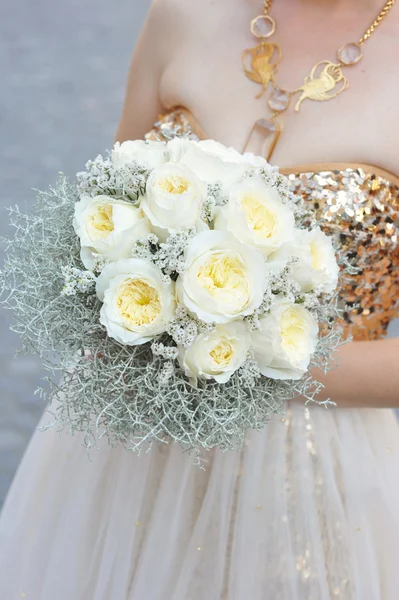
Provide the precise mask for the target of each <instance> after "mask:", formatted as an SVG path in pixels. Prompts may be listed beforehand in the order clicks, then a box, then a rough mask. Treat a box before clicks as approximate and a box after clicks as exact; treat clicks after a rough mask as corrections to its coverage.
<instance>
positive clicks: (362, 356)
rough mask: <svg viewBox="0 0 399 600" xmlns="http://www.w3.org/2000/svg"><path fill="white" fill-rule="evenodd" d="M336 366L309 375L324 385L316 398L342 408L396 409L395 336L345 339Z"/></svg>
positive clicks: (398, 343) (398, 350)
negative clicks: (374, 338)
mask: <svg viewBox="0 0 399 600" xmlns="http://www.w3.org/2000/svg"><path fill="white" fill-rule="evenodd" d="M336 357H337V358H338V361H339V366H338V367H337V368H336V369H333V370H332V371H329V372H328V373H327V375H324V374H323V373H321V372H320V370H319V369H316V370H314V372H313V375H314V377H315V378H316V379H317V380H318V381H321V382H322V383H323V384H324V385H325V386H326V387H325V389H324V390H323V392H322V393H321V394H320V395H319V396H318V397H317V399H318V400H325V399H327V398H330V399H331V400H332V401H334V402H336V403H337V405H338V406H340V407H341V406H342V407H368V408H372V407H374V408H399V338H393V339H384V340H376V341H371V342H349V343H348V344H346V345H344V346H342V347H341V348H340V349H339V352H338V353H337V355H336Z"/></svg>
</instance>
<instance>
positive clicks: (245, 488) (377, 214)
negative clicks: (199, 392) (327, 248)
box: [0, 109, 399, 600]
mask: <svg viewBox="0 0 399 600" xmlns="http://www.w3.org/2000/svg"><path fill="white" fill-rule="evenodd" d="M176 134H177V135H188V136H190V137H192V138H193V139H198V138H200V137H203V136H204V134H203V132H202V131H201V128H200V127H199V126H198V125H197V124H196V123H195V120H194V119H193V118H192V116H191V115H190V114H189V113H188V112H187V111H185V110H184V109H177V110H174V111H171V112H170V113H168V114H167V115H165V116H163V117H161V118H160V119H159V121H158V122H157V123H156V125H155V126H154V129H153V130H152V131H151V132H149V134H148V136H147V137H148V138H149V139H168V138H170V137H171V136H173V135H176ZM286 174H287V175H288V177H289V179H290V181H291V184H292V189H293V190H294V191H295V192H296V193H298V194H300V195H301V197H302V199H303V201H304V202H306V203H309V205H310V206H311V207H312V209H313V210H314V212H315V213H316V215H317V217H318V218H319V219H320V220H321V221H322V222H323V227H324V228H325V229H326V230H327V231H328V230H330V231H337V230H338V231H339V234H340V239H341V248H342V251H343V252H346V253H347V254H348V256H349V257H352V258H356V261H357V266H358V267H359V270H358V272H357V274H356V275H353V276H351V277H349V278H347V279H346V280H345V282H344V286H343V290H342V298H343V301H344V302H345V304H346V305H347V310H346V312H345V313H344V315H343V319H342V325H343V326H344V329H345V331H346V333H348V334H349V333H350V334H351V335H353V337H354V338H355V339H357V340H374V339H378V338H380V337H382V336H383V335H385V333H386V330H387V327H388V325H389V323H390V321H391V320H392V319H393V318H395V317H396V316H397V315H398V308H399V245H398V231H399V179H398V178H397V177H395V176H394V175H392V174H390V173H388V172H386V171H384V170H382V169H379V168H376V167H372V166H369V165H360V164H358V165H348V164H334V165H309V166H305V167H300V168H296V169H290V170H289V171H286ZM336 400H337V401H338V403H339V399H336ZM45 422H46V415H44V417H43V423H45ZM398 560H399V428H398V424H397V421H396V418H395V415H394V413H393V412H392V411H389V410H383V409H379V410H372V409H357V410H354V409H339V408H330V409H328V410H325V409H322V408H320V407H316V406H315V407H309V408H305V407H303V406H302V405H300V404H299V403H297V404H296V405H292V406H291V407H290V408H289V409H288V411H287V414H286V415H285V416H283V417H280V416H276V417H274V418H273V419H272V420H271V422H270V423H269V425H268V426H267V427H266V429H265V431H263V432H261V433H257V432H248V435H247V437H246V441H245V445H244V448H243V450H242V451H240V452H236V453H234V452H226V453H222V452H220V451H218V450H216V451H214V452H212V453H211V455H210V457H209V462H208V464H207V468H206V469H205V470H204V471H201V470H199V469H196V468H194V467H193V466H192V464H191V462H190V460H189V458H188V457H187V455H185V454H184V453H183V452H182V451H181V449H180V448H179V447H177V446H175V445H172V446H170V447H165V446H157V447H155V448H153V449H152V450H151V452H149V453H148V454H143V455H141V456H139V457H138V456H136V455H133V454H129V453H127V452H126V451H124V450H122V449H118V448H114V449H112V448H109V447H108V446H107V445H106V442H105V441H104V443H102V444H101V445H100V449H99V451H98V452H97V453H96V454H95V455H94V456H92V461H89V460H88V459H87V456H86V452H85V449H84V448H83V441H82V439H81V438H80V437H79V436H74V437H70V436H68V435H61V436H60V435H59V434H57V433H56V432H55V431H48V432H46V433H40V432H39V433H36V434H35V435H34V436H33V439H32V441H31V443H30V446H29V448H28V450H27V452H26V455H25V457H24V459H23V461H22V464H21V466H20V469H19V471H18V473H17V476H16V478H15V481H14V483H13V486H12V488H11V490H10V493H9V496H8V499H7V501H6V503H5V506H4V510H3V513H2V516H1V519H0V598H1V600H3V599H4V600H18V599H20V598H26V599H27V600H54V599H57V600H221V599H225V600H330V599H334V600H335V599H341V600H397V598H398V597H399V592H398V590H399V569H398V567H397V563H398Z"/></svg>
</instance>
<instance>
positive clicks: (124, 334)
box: [96, 258, 176, 346]
mask: <svg viewBox="0 0 399 600" xmlns="http://www.w3.org/2000/svg"><path fill="white" fill-rule="evenodd" d="M96 289H97V296H98V297H99V299H100V300H101V301H102V302H103V305H102V307H101V314H100V322H101V323H102V324H103V325H104V327H105V328H106V329H107V332H108V335H109V336H110V337H111V338H113V339H115V340H117V341H118V342H120V343H121V344H126V345H128V346H137V345H139V344H145V343H146V342H148V341H150V340H152V339H153V338H154V337H155V336H157V335H159V334H161V333H163V332H164V331H165V329H166V326H167V324H168V323H169V321H170V320H171V319H172V317H173V315H174V312H175V306H176V303H175V294H174V284H170V285H166V284H165V283H164V282H163V281H162V273H161V271H160V270H159V269H158V268H157V267H155V266H154V265H153V264H152V263H149V262H148V261H146V260H143V259H139V258H128V259H124V260H120V261H118V262H116V263H111V264H109V265H107V266H106V267H105V268H104V270H103V271H102V273H101V275H100V276H99V277H98V279H97V287H96Z"/></svg>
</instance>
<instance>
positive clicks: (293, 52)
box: [116, 0, 399, 407]
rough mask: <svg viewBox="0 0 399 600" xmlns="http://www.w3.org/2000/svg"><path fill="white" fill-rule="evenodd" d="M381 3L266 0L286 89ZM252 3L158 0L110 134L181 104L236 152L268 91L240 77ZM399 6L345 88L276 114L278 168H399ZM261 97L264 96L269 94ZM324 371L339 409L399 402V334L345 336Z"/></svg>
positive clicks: (137, 131) (122, 136) (124, 134)
mask: <svg viewBox="0 0 399 600" xmlns="http://www.w3.org/2000/svg"><path fill="white" fill-rule="evenodd" d="M382 5H383V2H382V1H380V0H378V1H377V0H335V1H334V0H329V1H327V0H317V2H316V1H315V0H274V4H273V9H272V15H273V17H274V18H275V20H276V22H277V31H276V34H275V36H274V37H273V41H275V42H278V43H280V44H281V47H282V49H283V52H284V58H283V62H282V65H281V67H280V70H279V73H278V77H277V80H278V83H279V85H280V86H281V87H282V88H287V89H293V88H296V87H299V86H300V85H301V84H302V82H303V79H304V78H305V77H306V76H307V75H309V73H310V71H311V69H312V67H313V66H314V64H315V63H316V62H318V61H320V60H323V59H327V60H331V61H334V60H335V59H336V50H337V49H338V48H339V47H340V46H342V45H343V44H344V43H346V42H350V41H357V40H358V39H359V38H360V37H361V35H363V33H364V31H365V29H367V27H368V26H369V24H370V23H371V22H372V21H373V19H374V18H375V16H376V15H377V13H378V12H379V10H380V9H381V8H382ZM260 12H261V2H260V0H201V2H187V1H186V0H156V1H155V2H154V3H153V6H152V9H151V11H150V14H149V17H148V19H147V23H146V25H145V27H144V29H143V32H142V35H141V38H140V40H139V43H138V46H137V48H136V50H135V53H134V56H133V60H132V65H131V70H130V75H129V81H128V86H127V94H126V100H125V105H124V108H123V112H122V116H121V120H120V124H119V127H118V132H117V136H116V137H117V139H118V140H119V141H123V140H126V139H134V138H139V137H142V136H143V135H144V133H146V132H147V131H148V130H149V129H151V127H152V125H153V123H154V121H155V120H156V118H157V115H158V114H159V113H160V112H163V111H165V109H168V108H172V107H174V106H179V105H182V106H185V107H186V108H187V109H188V110H189V111H190V112H192V114H193V115H194V116H195V117H196V119H197V121H198V122H199V123H200V125H201V127H202V128H203V130H204V131H205V132H206V134H207V135H208V136H209V137H211V138H214V139H217V140H219V141H221V142H223V143H224V144H226V145H229V146H234V147H235V148H237V149H238V150H242V149H243V147H244V144H245V141H246V139H247V136H248V133H249V131H250V129H251V127H252V125H253V123H254V121H255V120H256V119H258V118H260V117H265V116H267V108H266V99H265V98H264V99H261V100H257V99H255V95H256V94H257V92H258V91H259V89H258V87H257V86H256V84H254V83H252V82H250V81H249V80H248V79H247V78H246V77H245V75H244V74H243V71H242V67H241V59H240V55H241V52H242V50H243V49H245V48H250V47H252V46H253V45H254V40H253V38H252V36H251V34H250V32H249V23H250V21H251V19H253V18H254V16H256V15H257V14H259V13H260ZM398 31H399V3H398V4H397V5H395V6H394V8H393V9H392V11H391V14H390V15H389V16H388V18H387V19H386V21H385V22H384V23H383V24H382V25H381V26H380V28H378V29H377V31H376V32H375V33H374V34H373V36H372V37H371V39H370V40H369V41H368V42H366V44H365V45H364V52H363V53H364V58H363V60H362V61H361V63H360V64H358V65H357V66H355V67H352V68H349V69H347V70H346V75H347V77H348V78H349V80H350V88H349V90H348V91H345V92H344V93H343V94H342V95H341V96H339V97H338V98H336V99H334V100H333V101H331V102H327V103H325V102H323V103H318V102H305V103H304V104H303V105H302V108H301V112H300V113H299V114H297V113H294V111H293V110H290V111H289V113H287V114H286V115H285V116H284V130H285V131H284V135H283V138H282V139H281V140H280V142H279V144H278V146H277V149H276V151H275V153H274V155H273V162H275V163H276V164H278V165H279V166H280V167H286V166H287V167H290V166H295V165H298V164H310V163H321V162H327V163H328V162H330V163H331V162H341V163H342V162H352V163H366V164H371V165H376V166H380V167H383V168H385V169H387V170H388V171H391V172H392V173H397V174H398V173H399V160H398V154H399V153H398V150H399V142H398V139H399V102H398V101H397V98H398V97H399V77H398V67H397V62H398V57H399V35H398ZM266 97H267V96H266ZM339 361H340V366H339V367H338V368H337V369H335V370H334V371H331V372H330V373H329V374H328V375H327V376H323V377H321V376H320V372H317V373H315V375H316V376H317V378H318V379H321V378H322V379H323V382H324V383H325V386H326V388H325V391H324V393H323V397H331V398H332V399H333V400H334V399H335V400H337V401H338V403H339V405H340V406H368V407H399V368H398V365H399V339H389V340H379V341H373V342H352V343H349V344H347V345H346V346H344V347H343V348H342V349H341V350H340V353H339Z"/></svg>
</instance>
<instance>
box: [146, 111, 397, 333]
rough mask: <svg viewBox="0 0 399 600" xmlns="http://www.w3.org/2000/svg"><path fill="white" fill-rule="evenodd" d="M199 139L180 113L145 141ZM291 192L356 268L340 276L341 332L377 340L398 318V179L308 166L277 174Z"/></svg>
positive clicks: (357, 169) (367, 169)
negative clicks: (336, 236) (335, 236)
mask: <svg viewBox="0 0 399 600" xmlns="http://www.w3.org/2000/svg"><path fill="white" fill-rule="evenodd" d="M175 135H186V136H189V137H190V138H192V139H196V140H198V139H201V138H205V137H206V136H205V134H204V132H203V131H202V130H201V128H200V127H199V126H198V125H197V124H196V123H195V120H194V119H193V118H192V116H191V115H190V114H189V113H188V112H187V111H186V110H184V109H176V110H173V111H171V112H169V113H168V114H166V115H164V116H162V117H160V119H159V121H158V122H157V123H155V125H154V128H153V129H152V131H150V132H149V133H148V135H147V138H148V139H153V140H159V139H161V140H167V139H170V138H171V137H173V136H175ZM282 172H283V173H284V174H285V175H287V176H288V177H289V179H290V181H291V184H292V190H293V192H294V193H296V194H298V195H299V196H301V197H302V199H303V201H304V202H306V203H309V204H310V205H311V207H312V209H313V211H314V213H315V216H316V218H317V219H318V220H320V222H321V223H322V227H323V228H324V230H325V231H326V232H327V233H339V238H340V243H341V250H342V252H344V253H345V255H346V257H347V258H348V260H350V261H353V262H354V263H355V264H356V267H357V272H356V275H351V276H348V275H345V277H344V278H343V282H342V287H341V297H342V300H343V303H344V304H345V305H346V307H347V310H346V311H345V312H344V318H343V323H342V325H343V327H344V329H345V333H346V334H349V333H350V334H351V335H353V337H354V339H357V340H367V339H370V340H371V339H378V338H380V337H382V336H383V335H384V334H385V333H386V330H387V327H388V324H389V322H390V321H391V320H392V319H393V318H395V317H397V316H398V315H399V244H398V235H399V179H398V178H397V177H395V176H394V175H391V174H389V173H387V172H385V171H383V170H381V169H378V168H374V167H372V166H368V165H346V164H340V165H338V164H334V165H312V166H311V167H309V166H307V167H301V168H295V169H283V170H282Z"/></svg>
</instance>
